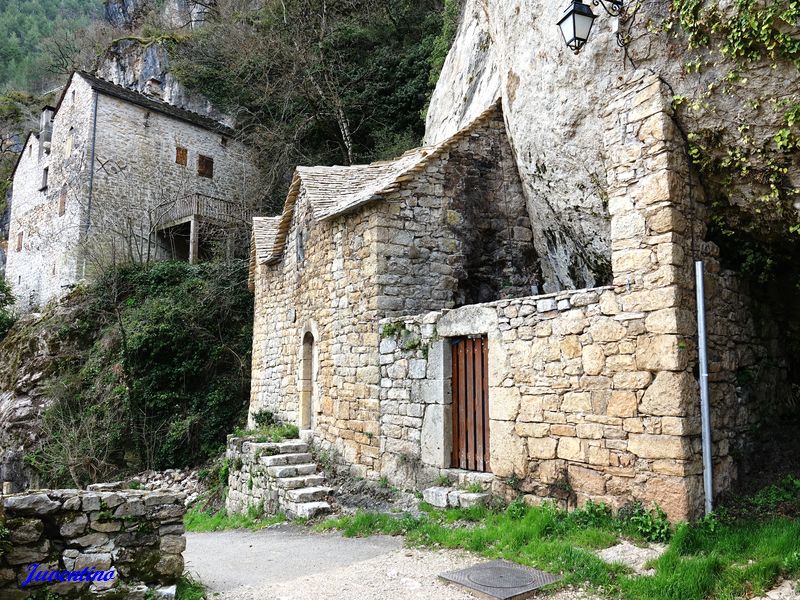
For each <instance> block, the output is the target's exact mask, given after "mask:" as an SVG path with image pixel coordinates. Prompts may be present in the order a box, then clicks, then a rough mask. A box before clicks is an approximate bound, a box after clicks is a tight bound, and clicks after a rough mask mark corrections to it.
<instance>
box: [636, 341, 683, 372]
mask: <svg viewBox="0 0 800 600" xmlns="http://www.w3.org/2000/svg"><path fill="white" fill-rule="evenodd" d="M688 362H689V353H688V351H687V349H686V344H685V343H684V342H683V341H682V340H681V338H680V337H679V336H677V335H650V336H642V337H640V338H639V339H637V340H636V367H637V368H638V369H641V370H648V371H682V370H684V369H685V368H686V366H687V364H688Z"/></svg>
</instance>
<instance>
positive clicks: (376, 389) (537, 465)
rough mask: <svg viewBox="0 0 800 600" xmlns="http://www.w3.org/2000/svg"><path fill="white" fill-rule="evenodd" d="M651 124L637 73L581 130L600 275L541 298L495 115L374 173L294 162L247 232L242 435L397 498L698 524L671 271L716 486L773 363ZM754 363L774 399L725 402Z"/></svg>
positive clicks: (752, 396)
mask: <svg viewBox="0 0 800 600" xmlns="http://www.w3.org/2000/svg"><path fill="white" fill-rule="evenodd" d="M505 102H506V99H504V100H503V103H502V105H503V106H504V105H505ZM672 117H673V114H672V107H671V94H670V93H669V90H668V89H667V88H666V87H665V86H664V85H663V84H662V83H661V82H660V81H659V80H658V79H657V78H656V77H654V76H649V75H644V74H642V73H633V74H631V75H629V76H628V77H626V78H625V79H624V80H621V81H620V82H619V83H618V84H617V86H616V89H615V90H613V93H612V96H611V98H610V101H609V102H608V104H607V107H606V109H605V113H604V114H603V115H600V116H598V117H597V118H599V119H601V120H602V122H603V128H604V130H605V135H604V138H603V140H599V141H598V143H601V144H602V145H603V147H604V155H605V157H606V164H605V170H606V173H607V175H606V179H607V181H606V187H605V193H606V194H607V203H608V207H607V210H608V213H609V217H610V240H611V241H610V248H611V252H610V263H611V268H612V274H611V276H610V279H609V281H606V282H602V283H606V284H607V285H605V286H603V287H593V288H589V289H582V290H571V291H570V290H563V291H557V292H555V293H549V294H545V295H541V294H539V289H540V286H544V285H546V284H548V283H549V284H550V285H551V286H552V285H554V283H553V281H542V278H543V276H542V272H541V270H540V264H541V263H542V260H541V259H540V257H538V256H537V253H536V250H535V248H536V247H539V245H538V244H537V243H536V242H537V241H536V240H534V239H533V237H534V234H533V233H532V231H536V225H535V223H532V221H535V220H536V219H537V218H538V215H537V214H536V213H529V212H528V210H527V208H526V205H525V200H524V197H523V194H522V192H521V187H520V180H519V177H518V174H517V170H516V166H515V165H516V163H515V160H516V159H515V157H513V156H512V152H511V148H510V146H509V144H508V140H507V137H506V130H505V127H504V121H503V117H502V110H501V105H500V104H494V105H492V106H491V107H490V108H489V109H488V110H486V111H485V112H484V113H483V114H481V115H480V117H478V118H477V119H476V120H475V121H474V122H473V123H472V124H470V125H469V126H468V127H466V128H465V129H462V130H461V131H459V132H458V133H457V134H455V135H454V136H453V137H451V138H449V139H447V140H445V141H444V142H442V143H440V144H438V145H436V146H433V147H427V148H420V149H417V150H414V151H411V152H409V153H407V154H406V155H404V156H403V157H401V158H400V159H398V160H396V161H394V162H389V163H378V164H375V165H370V166H363V167H331V168H298V170H297V173H296V175H295V178H294V182H293V184H292V187H291V190H290V193H289V196H288V199H287V202H286V206H285V209H284V211H283V214H282V215H281V216H279V217H274V218H261V219H256V220H255V223H254V243H253V247H252V282H253V285H254V287H255V302H256V304H255V310H256V317H255V335H254V343H253V344H254V345H253V382H252V398H251V407H250V417H251V424H252V423H253V421H254V419H253V415H254V414H256V413H258V412H259V411H262V410H269V411H271V412H273V413H275V414H276V415H277V416H278V417H279V418H281V419H284V420H287V421H291V422H295V423H297V424H298V425H299V426H300V427H301V429H304V430H307V431H308V433H307V434H306V435H307V436H308V437H309V438H311V439H313V440H314V441H315V442H316V443H317V444H319V445H320V446H321V447H323V448H324V449H326V450H328V451H329V452H331V453H332V454H333V455H335V456H337V458H338V460H339V462H340V463H341V464H344V465H347V466H348V467H349V468H350V470H351V471H352V472H353V473H354V474H356V475H359V476H364V477H368V478H373V479H377V478H379V477H386V478H388V480H389V481H391V482H392V483H394V484H396V485H403V486H415V487H423V486H426V485H430V483H431V482H432V481H434V480H436V479H438V478H439V477H440V476H442V475H445V476H447V477H448V478H449V479H450V480H451V481H453V482H458V483H462V484H463V483H464V482H472V481H478V482H481V483H483V484H484V485H485V486H487V487H488V486H491V488H492V489H493V491H494V492H495V493H497V494H501V495H505V496H506V497H509V498H510V497H515V496H516V495H518V494H524V495H525V499H526V501H529V502H538V501H540V500H541V499H543V498H555V499H557V500H558V501H559V502H561V503H562V504H563V505H564V506H575V505H576V504H580V503H583V502H585V501H586V500H587V499H593V500H596V501H603V502H606V503H608V504H609V505H611V506H612V507H620V506H622V505H624V504H626V503H628V502H631V501H633V500H641V501H643V502H645V503H646V504H648V505H651V504H652V503H657V504H659V505H661V506H662V507H663V508H664V509H665V510H666V511H667V513H668V515H669V516H670V517H671V518H673V519H687V518H693V517H695V516H697V515H698V514H699V512H700V510H701V507H702V503H703V489H702V460H701V450H700V448H701V445H700V418H699V392H698V383H697V374H696V371H695V369H696V365H697V350H696V348H697V343H696V331H697V330H696V322H695V299H694V274H693V258H696V259H703V260H705V262H706V268H707V271H708V273H707V278H706V287H707V290H708V293H707V299H708V308H707V313H708V320H709V347H710V356H711V361H710V371H711V382H712V386H711V387H712V409H713V414H714V420H713V426H714V432H713V434H714V435H713V438H714V439H713V441H714V446H713V450H714V468H715V470H714V478H715V489H716V490H717V491H718V492H721V491H724V490H725V489H727V488H729V487H730V485H731V483H732V481H733V480H735V478H736V476H737V464H736V461H735V460H734V457H735V456H737V453H739V455H741V453H743V452H746V450H747V448H748V444H749V442H750V439H751V438H750V434H751V432H752V429H753V425H754V423H755V422H756V420H757V406H758V404H759V403H763V402H769V401H770V400H771V399H770V397H768V394H770V393H773V394H777V393H779V389H780V384H781V383H785V380H786V360H785V357H784V356H782V355H781V352H780V348H779V344H777V343H776V339H777V334H776V332H775V331H773V330H772V329H770V328H769V327H762V326H760V325H757V324H756V320H755V317H754V316H753V314H752V313H751V312H750V310H749V301H748V296H747V290H746V287H745V286H744V285H743V284H742V283H741V282H739V281H738V280H737V278H736V276H735V275H734V274H733V273H731V272H725V271H722V270H721V269H720V267H719V262H718V249H717V248H716V247H715V246H714V245H713V244H711V243H709V242H705V241H703V240H704V236H705V221H704V209H703V198H702V195H701V192H700V191H699V190H700V186H697V185H692V179H693V175H692V174H691V172H690V167H689V161H688V160H687V155H686V151H685V147H684V145H683V142H682V140H681V138H680V136H679V134H678V131H677V129H676V127H675V125H674V122H673V120H672ZM539 242H541V240H539ZM764 364H769V365H772V367H771V371H770V372H769V373H766V372H765V371H764V370H763V365H764ZM757 365H760V366H757ZM759 368H760V369H761V375H762V376H768V377H772V378H773V382H774V383H775V385H771V386H763V387H762V388H759V390H758V391H755V392H753V393H746V392H744V391H743V390H742V388H741V386H740V385H738V383H737V377H738V374H740V373H741V372H743V371H746V370H748V369H754V370H755V369H759Z"/></svg>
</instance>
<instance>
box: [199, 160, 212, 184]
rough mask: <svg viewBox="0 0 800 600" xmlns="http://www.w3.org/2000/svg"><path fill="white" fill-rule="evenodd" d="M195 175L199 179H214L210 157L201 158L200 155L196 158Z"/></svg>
mask: <svg viewBox="0 0 800 600" xmlns="http://www.w3.org/2000/svg"><path fill="white" fill-rule="evenodd" d="M197 174H198V175H199V176H200V177H208V178H209V179H211V178H213V177H214V159H213V158H211V157H210V156H203V155H202V154H201V155H200V156H198V157H197Z"/></svg>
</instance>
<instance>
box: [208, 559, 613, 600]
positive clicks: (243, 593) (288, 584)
mask: <svg viewBox="0 0 800 600" xmlns="http://www.w3.org/2000/svg"><path fill="white" fill-rule="evenodd" d="M481 560H482V559H481V558H479V557H476V556H474V555H471V554H468V553H466V552H457V551H450V550H448V551H444V550H442V551H427V550H426V551H423V550H410V549H403V550H395V551H393V552H390V553H388V554H384V555H382V556H378V557H376V558H372V559H369V560H365V561H361V562H357V563H353V564H351V565H349V566H347V567H344V568H340V569H336V570H335V571H327V572H322V573H314V574H309V575H306V576H302V577H298V578H297V579H293V580H291V581H285V582H282V583H280V584H277V585H266V586H262V587H259V588H239V589H238V590H234V591H231V592H227V593H224V594H222V595H221V596H220V598H223V599H225V600H310V599H314V600H401V599H402V600H431V599H434V598H435V599H436V600H475V596H473V595H471V594H470V593H468V592H466V591H465V590H463V589H462V588H459V587H457V586H454V585H451V584H448V583H445V582H443V581H442V580H440V579H439V578H438V575H439V573H443V572H445V571H451V570H454V569H462V568H464V567H468V566H470V565H473V564H476V563H478V562H481ZM536 597H543V598H548V599H550V600H597V599H594V598H593V597H591V596H589V595H588V594H586V593H584V592H581V591H573V590H564V591H560V592H558V593H555V594H547V593H541V594H539V595H537V596H536Z"/></svg>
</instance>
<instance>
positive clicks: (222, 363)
mask: <svg viewBox="0 0 800 600" xmlns="http://www.w3.org/2000/svg"><path fill="white" fill-rule="evenodd" d="M246 282H247V265H246V264H244V263H234V264H214V263H206V264H200V265H190V264H187V263H179V262H162V263H156V264H153V265H150V266H125V267H121V268H117V269H114V270H112V271H109V272H108V273H106V274H105V275H104V276H102V277H101V278H100V279H99V281H98V282H97V283H96V284H94V285H92V286H89V287H88V288H87V289H86V290H85V291H84V292H83V294H82V296H81V298H80V299H79V302H80V307H79V309H78V312H77V314H75V315H73V317H72V318H71V322H68V323H65V324H64V333H63V335H64V336H65V337H67V338H71V339H81V340H82V341H83V340H86V343H85V349H84V350H83V351H82V352H81V353H80V355H79V356H74V357H70V359H69V360H68V361H67V363H66V364H64V365H62V366H61V369H60V372H59V374H58V375H57V376H56V377H55V378H53V379H52V380H50V381H49V382H48V387H49V388H50V389H49V392H50V395H51V396H53V397H54V398H55V399H56V401H55V402H54V403H53V405H52V406H51V407H50V408H49V409H48V410H47V411H46V413H45V415H44V424H45V425H44V428H45V432H46V435H43V436H42V440H43V441H42V444H41V447H40V448H39V450H38V452H36V453H35V454H34V455H33V456H32V459H31V461H32V463H33V464H34V466H36V467H37V468H38V469H39V471H40V472H41V473H42V475H43V476H44V477H45V479H47V480H48V481H50V482H52V483H65V482H66V481H68V480H71V481H72V483H74V484H75V485H85V484H87V483H91V482H94V481H97V480H98V479H105V478H109V477H117V476H121V475H124V474H125V473H127V472H131V471H138V470H141V469H144V468H147V469H166V468H181V467H186V466H194V465H197V464H201V463H203V462H205V461H206V460H208V459H209V458H211V457H214V456H217V455H219V454H220V453H221V452H222V451H223V449H224V444H225V438H226V435H227V433H228V432H229V431H231V430H233V429H234V427H236V426H237V425H239V424H240V423H242V422H243V421H244V417H245V414H246V409H247V405H248V400H249V381H250V348H251V340H252V318H253V317H252V315H253V312H252V308H253V300H252V296H251V295H250V293H249V292H248V290H247V284H246Z"/></svg>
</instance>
